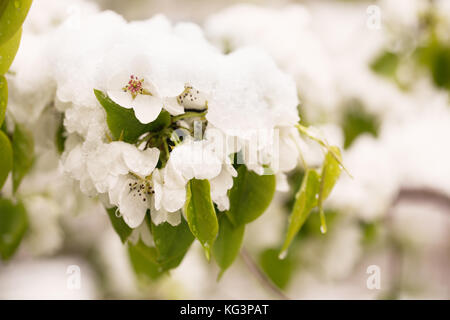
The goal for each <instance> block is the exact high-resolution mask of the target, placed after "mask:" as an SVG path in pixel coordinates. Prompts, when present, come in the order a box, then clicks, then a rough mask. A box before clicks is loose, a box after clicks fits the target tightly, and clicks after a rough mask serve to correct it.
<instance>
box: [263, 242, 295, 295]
mask: <svg viewBox="0 0 450 320" xmlns="http://www.w3.org/2000/svg"><path fill="white" fill-rule="evenodd" d="M259 264H260V265H261V268H262V269H263V270H264V272H265V273H266V274H267V276H268V277H269V278H270V280H272V282H273V283H274V284H275V285H276V286H277V287H278V288H280V289H284V288H286V286H287V285H288V284H289V280H291V278H292V272H293V270H294V263H293V261H292V259H291V257H289V256H288V257H287V258H286V259H283V260H281V259H279V258H278V250H276V249H266V250H264V251H263V252H261V254H260V256H259Z"/></svg>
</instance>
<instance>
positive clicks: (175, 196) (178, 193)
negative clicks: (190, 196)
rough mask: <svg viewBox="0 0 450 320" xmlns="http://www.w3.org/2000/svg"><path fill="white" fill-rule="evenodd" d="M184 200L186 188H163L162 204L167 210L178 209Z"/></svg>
mask: <svg viewBox="0 0 450 320" xmlns="http://www.w3.org/2000/svg"><path fill="white" fill-rule="evenodd" d="M185 202H186V189H185V188H179V189H169V188H164V189H163V198H162V205H163V207H164V209H165V210H166V211H168V212H174V211H178V210H180V209H181V208H182V207H183V206H184V203H185Z"/></svg>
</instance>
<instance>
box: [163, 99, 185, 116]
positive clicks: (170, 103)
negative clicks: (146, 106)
mask: <svg viewBox="0 0 450 320" xmlns="http://www.w3.org/2000/svg"><path fill="white" fill-rule="evenodd" d="M164 109H166V110H167V111H168V112H169V113H170V114H171V115H173V116H177V115H179V114H183V113H184V108H183V106H182V105H180V104H179V103H178V101H177V98H175V97H172V98H165V99H164Z"/></svg>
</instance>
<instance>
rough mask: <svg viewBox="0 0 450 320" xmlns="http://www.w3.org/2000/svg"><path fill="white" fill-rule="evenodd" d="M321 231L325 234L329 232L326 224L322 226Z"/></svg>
mask: <svg viewBox="0 0 450 320" xmlns="http://www.w3.org/2000/svg"><path fill="white" fill-rule="evenodd" d="M320 232H322V233H323V234H325V233H327V228H326V227H325V226H320Z"/></svg>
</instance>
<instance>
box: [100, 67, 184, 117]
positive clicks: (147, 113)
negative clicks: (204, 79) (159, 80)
mask: <svg viewBox="0 0 450 320" xmlns="http://www.w3.org/2000/svg"><path fill="white" fill-rule="evenodd" d="M107 93H108V95H109V97H110V98H111V99H112V100H113V101H114V102H116V103H117V104H118V105H120V106H122V107H124V108H127V109H130V108H132V109H133V110H134V113H135V115H136V118H137V119H138V120H139V121H140V122H142V123H149V122H152V121H154V120H155V119H156V118H157V117H158V115H159V113H160V112H161V110H162V108H163V107H164V108H165V109H166V110H167V111H169V112H170V113H171V114H172V115H179V114H181V113H183V112H184V109H183V107H182V106H180V105H179V104H178V103H176V101H174V100H173V99H170V98H163V97H161V96H160V93H159V91H158V89H157V87H156V86H155V85H154V84H153V82H152V81H151V80H150V78H149V77H147V76H139V75H138V74H130V72H129V71H124V72H121V73H118V74H116V75H114V76H113V77H111V79H110V80H109V81H108V90H107Z"/></svg>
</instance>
